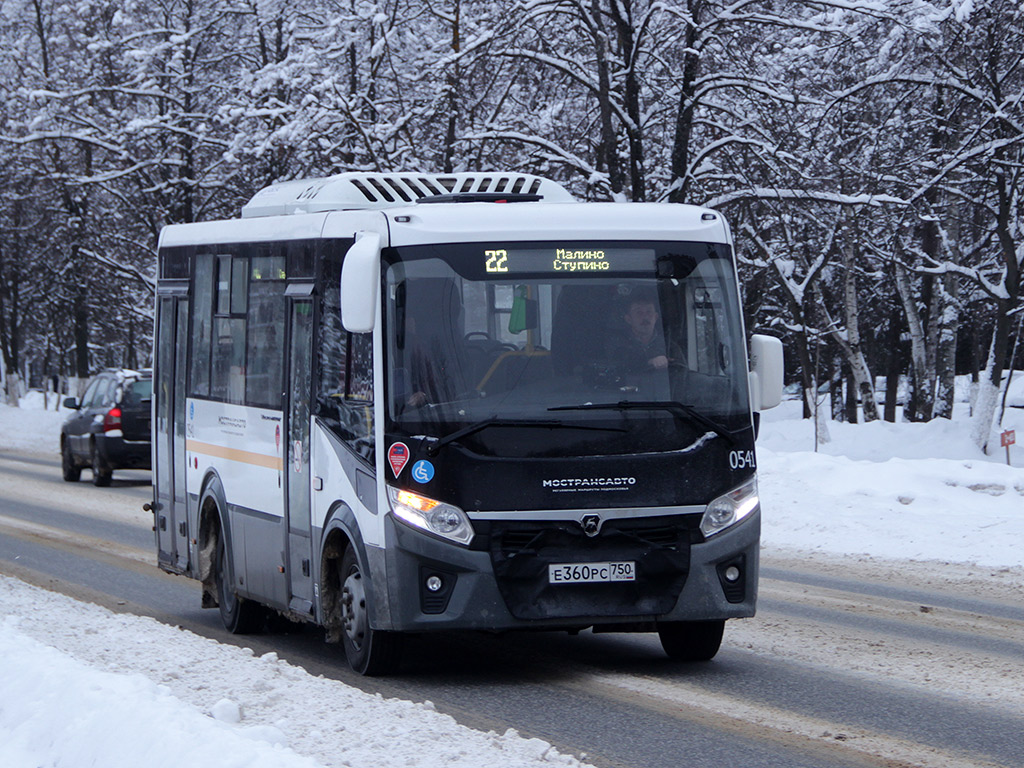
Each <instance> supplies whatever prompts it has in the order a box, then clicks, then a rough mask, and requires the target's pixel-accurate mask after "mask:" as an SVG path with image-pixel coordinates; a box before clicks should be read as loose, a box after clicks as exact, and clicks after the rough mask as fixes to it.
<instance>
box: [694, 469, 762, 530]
mask: <svg viewBox="0 0 1024 768" xmlns="http://www.w3.org/2000/svg"><path fill="white" fill-rule="evenodd" d="M758 504H759V500H758V497H757V478H756V477H752V478H750V479H749V480H747V482H745V483H743V485H740V486H737V487H736V488H734V489H733V490H731V491H729V492H728V493H725V494H722V495H721V496H719V497H718V498H717V499H715V500H714V501H712V502H711V503H710V504H708V505H707V507H706V508H705V510H704V516H703V517H702V518H701V521H700V531H701V533H703V534H704V536H705V538H706V537H708V536H713V535H714V534H716V533H719V532H720V531H724V530H725V529H726V528H728V527H729V526H732V525H735V524H736V523H738V522H739V521H740V520H742V519H743V518H745V517H747V516H749V515H750V514H751V513H753V512H754V510H756V509H757V508H758Z"/></svg>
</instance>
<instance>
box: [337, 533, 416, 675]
mask: <svg viewBox="0 0 1024 768" xmlns="http://www.w3.org/2000/svg"><path fill="white" fill-rule="evenodd" d="M340 577H341V597H340V603H341V624H342V633H341V642H342V644H343V645H344V647H345V657H346V658H347V659H348V663H349V666H350V667H352V669H353V670H355V671H356V672H358V673H359V674H361V675H367V676H375V675H386V674H389V673H391V672H394V671H395V670H397V669H398V664H399V662H400V660H401V654H402V638H401V635H399V634H397V633H395V632H384V631H382V630H379V629H373V628H372V627H370V616H369V611H368V610H367V608H368V606H367V601H368V600H369V597H368V595H367V592H366V580H365V579H364V577H363V573H362V571H361V569H360V566H359V560H358V559H357V558H356V553H355V551H354V550H353V548H352V547H348V548H347V549H346V550H345V555H344V556H343V557H342V559H341V572H340Z"/></svg>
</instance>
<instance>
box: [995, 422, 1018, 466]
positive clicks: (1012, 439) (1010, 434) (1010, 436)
mask: <svg viewBox="0 0 1024 768" xmlns="http://www.w3.org/2000/svg"><path fill="white" fill-rule="evenodd" d="M1016 442H1017V433H1016V432H1015V431H1014V430H1012V429H1008V430H1006V431H1005V432H1003V433H1002V434H1001V435H999V444H1000V445H1002V446H1003V448H1005V449H1006V466H1010V446H1011V445H1013V444H1014V443H1016Z"/></svg>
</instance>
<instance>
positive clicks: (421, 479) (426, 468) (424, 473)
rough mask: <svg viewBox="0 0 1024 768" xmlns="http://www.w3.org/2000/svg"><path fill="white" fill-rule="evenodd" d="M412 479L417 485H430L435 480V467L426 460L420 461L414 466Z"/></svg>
mask: <svg viewBox="0 0 1024 768" xmlns="http://www.w3.org/2000/svg"><path fill="white" fill-rule="evenodd" d="M412 479H413V480H415V481H416V482H417V483H429V482H430V481H431V480H433V479H434V465H433V464H431V463H430V462H429V461H427V460H426V459H420V460H419V461H417V462H416V463H415V464H413V465H412Z"/></svg>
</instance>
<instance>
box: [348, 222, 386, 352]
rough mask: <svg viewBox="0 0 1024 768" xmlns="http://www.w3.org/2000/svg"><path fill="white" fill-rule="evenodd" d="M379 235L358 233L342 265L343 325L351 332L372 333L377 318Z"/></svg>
mask: <svg viewBox="0 0 1024 768" xmlns="http://www.w3.org/2000/svg"><path fill="white" fill-rule="evenodd" d="M379 286H380V235H379V234H377V233H376V232H358V233H356V241H355V242H354V243H353V244H352V247H351V248H349V249H348V253H346V254H345V260H344V262H342V265H341V324H342V326H344V328H345V330H346V331H348V332H349V333H369V332H370V331H372V330H373V325H374V321H375V320H376V318H377V292H378V288H379Z"/></svg>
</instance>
